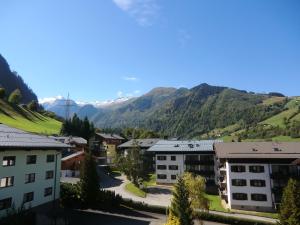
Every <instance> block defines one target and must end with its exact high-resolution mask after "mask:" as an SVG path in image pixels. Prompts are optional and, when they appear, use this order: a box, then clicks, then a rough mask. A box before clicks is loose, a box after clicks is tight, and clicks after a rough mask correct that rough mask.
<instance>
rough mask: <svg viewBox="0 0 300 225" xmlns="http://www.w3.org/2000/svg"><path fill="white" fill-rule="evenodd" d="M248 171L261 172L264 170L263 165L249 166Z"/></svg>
mask: <svg viewBox="0 0 300 225" xmlns="http://www.w3.org/2000/svg"><path fill="white" fill-rule="evenodd" d="M249 171H250V172H251V173H263V172H265V167H264V166H249Z"/></svg>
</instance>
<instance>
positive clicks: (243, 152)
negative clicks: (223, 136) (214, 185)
mask: <svg viewBox="0 0 300 225" xmlns="http://www.w3.org/2000/svg"><path fill="white" fill-rule="evenodd" d="M215 151H216V155H217V157H218V158H225V159H226V158H228V159H229V158H232V159H233V158H236V159H237V158H243V159H245V158H252V159H255V158H260V159H281V158H285V159H290V158H300V142H230V143H216V144H215Z"/></svg>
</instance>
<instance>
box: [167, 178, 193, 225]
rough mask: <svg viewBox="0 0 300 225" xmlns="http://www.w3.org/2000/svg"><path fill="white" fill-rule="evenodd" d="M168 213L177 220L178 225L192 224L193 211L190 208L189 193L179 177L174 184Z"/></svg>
mask: <svg viewBox="0 0 300 225" xmlns="http://www.w3.org/2000/svg"><path fill="white" fill-rule="evenodd" d="M170 213H171V215H173V216H175V217H176V218H178V220H179V224H180V225H192V224H193V216H192V214H193V210H192V208H191V202H190V196H189V191H188V189H187V187H186V184H185V182H184V180H183V178H182V177H179V178H178V180H177V183H176V184H175V187H174V191H173V199H172V202H171V208H170Z"/></svg>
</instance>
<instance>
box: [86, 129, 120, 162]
mask: <svg viewBox="0 0 300 225" xmlns="http://www.w3.org/2000/svg"><path fill="white" fill-rule="evenodd" d="M124 141H125V139H124V138H122V137H121V136H119V135H117V134H105V133H96V135H95V137H94V138H93V139H92V140H91V144H92V146H93V147H92V149H93V153H94V156H95V157H96V158H97V161H98V164H100V165H107V164H113V163H114V159H115V157H116V154H117V147H118V146H119V145H120V144H122V143H123V142H124Z"/></svg>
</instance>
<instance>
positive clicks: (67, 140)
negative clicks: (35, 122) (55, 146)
mask: <svg viewBox="0 0 300 225" xmlns="http://www.w3.org/2000/svg"><path fill="white" fill-rule="evenodd" d="M51 138H53V139H54V140H56V141H59V142H61V143H64V144H67V145H69V146H70V147H69V148H68V149H66V150H65V151H63V152H62V157H66V156H68V155H71V154H73V153H76V152H81V151H86V150H87V148H88V145H87V144H88V142H87V140H86V139H84V138H82V137H73V136H51Z"/></svg>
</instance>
